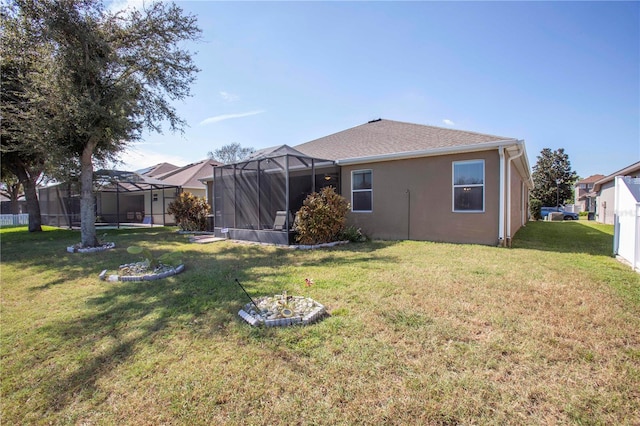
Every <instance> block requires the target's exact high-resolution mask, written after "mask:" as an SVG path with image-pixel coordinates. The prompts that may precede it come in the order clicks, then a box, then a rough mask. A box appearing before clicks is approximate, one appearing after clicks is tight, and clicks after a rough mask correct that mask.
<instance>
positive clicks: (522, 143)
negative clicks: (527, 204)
mask: <svg viewBox="0 0 640 426" xmlns="http://www.w3.org/2000/svg"><path fill="white" fill-rule="evenodd" d="M518 142H520V144H519V145H517V147H518V153H517V154H516V155H514V156H513V157H509V160H508V161H507V241H506V243H507V247H511V161H513V160H515V159H516V158H519V157H521V156H522V155H523V154H524V149H523V148H524V142H523V141H518Z"/></svg>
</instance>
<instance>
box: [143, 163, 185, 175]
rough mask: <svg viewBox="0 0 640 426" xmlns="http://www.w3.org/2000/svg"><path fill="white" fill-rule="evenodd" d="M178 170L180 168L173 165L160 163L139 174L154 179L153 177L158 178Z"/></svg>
mask: <svg viewBox="0 0 640 426" xmlns="http://www.w3.org/2000/svg"><path fill="white" fill-rule="evenodd" d="M178 168H179V167H178V166H174V165H173V164H171V163H159V164H156V165H155V166H151V167H149V168H147V169H143V170H140V171H139V173H140V174H142V175H145V176H151V177H153V176H158V175H161V174H164V173H168V172H170V171H172V170H175V169H178Z"/></svg>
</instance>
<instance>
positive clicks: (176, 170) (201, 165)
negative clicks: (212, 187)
mask: <svg viewBox="0 0 640 426" xmlns="http://www.w3.org/2000/svg"><path fill="white" fill-rule="evenodd" d="M219 165H221V163H219V162H217V161H214V160H201V161H197V162H195V163H191V164H187V165H186V166H183V167H175V166H174V167H173V168H169V167H168V166H170V165H169V164H168V163H161V164H159V165H157V166H155V167H153V168H152V169H151V170H149V171H148V172H145V173H143V174H144V175H145V176H150V177H153V178H154V179H158V180H160V181H162V182H164V183H166V184H169V185H176V186H179V187H180V188H181V189H182V192H190V193H192V194H193V195H195V196H198V197H203V198H207V186H206V185H205V184H204V183H203V182H202V179H206V178H210V177H211V173H212V170H213V167H215V166H219Z"/></svg>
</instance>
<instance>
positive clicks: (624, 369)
mask: <svg viewBox="0 0 640 426" xmlns="http://www.w3.org/2000/svg"><path fill="white" fill-rule="evenodd" d="M1 232H2V233H1V234H0V237H1V239H2V241H1V249H2V252H1V255H2V263H1V270H0V272H1V280H2V288H1V309H2V311H1V316H0V326H1V329H0V336H1V342H0V344H1V346H0V356H1V363H2V364H1V371H2V376H1V377H2V378H1V395H0V398H1V400H0V403H1V415H2V423H3V424H87V425H89V424H101V425H103V424H106V425H109V424H141V425H142V424H149V425H157V424H189V425H191V424H203V425H205V424H206V425H209V424H230V425H236V424H237V425H261V424H265V425H266V424H269V425H280V424H282V425H292V424H303V425H304V424H326V425H335V424H343V425H344V424H371V425H378V424H398V425H407V424H415V425H417V424H433V425H447V424H603V425H605V424H606V425H610V424H628V425H637V424H640V275H639V274H637V273H634V272H632V271H631V269H630V268H629V267H627V266H625V265H622V264H621V263H619V262H618V261H616V260H615V259H613V258H612V257H611V254H610V252H611V241H612V232H613V230H612V227H610V226H604V225H596V224H593V223H591V222H586V221H579V222H567V223H556V222H535V223H530V224H529V225H528V226H527V227H526V228H524V229H522V230H521V231H520V232H518V234H517V235H516V236H515V239H514V242H513V248H511V249H505V248H496V247H485V246H476V245H455V244H442V243H429V242H414V241H402V242H382V241H373V242H368V243H362V244H349V245H345V246H339V247H335V248H331V249H322V250H315V251H294V250H288V249H282V248H275V247H266V246H257V245H247V244H237V243H231V242H219V243H213V244H202V245H201V244H190V243H188V242H187V237H186V236H184V235H179V234H177V233H175V232H173V231H172V230H170V229H160V228H155V229H145V230H120V231H109V235H108V237H107V240H109V241H115V242H116V244H117V248H116V249H115V250H112V251H109V252H103V253H96V254H77V253H76V254H71V253H67V252H66V251H65V248H66V246H67V245H71V244H73V243H76V242H78V241H79V234H78V233H77V232H75V231H66V230H57V229H53V228H47V229H46V232H43V233H39V234H29V233H27V232H26V230H25V228H9V229H3V230H2V231H1ZM132 244H136V245H142V246H145V247H147V248H150V249H151V250H153V251H154V252H156V253H158V254H160V253H163V252H167V251H171V250H180V251H182V252H183V253H184V259H185V264H186V271H185V272H184V273H182V274H180V275H176V276H173V277H170V278H167V279H164V280H159V281H150V282H122V283H120V282H118V283H109V282H102V281H99V280H98V278H97V277H98V274H99V273H100V271H101V270H103V269H110V270H114V269H116V268H117V266H118V265H119V264H122V263H127V262H129V261H131V260H134V259H131V255H129V254H127V252H126V247H127V246H128V245H132ZM236 278H237V279H238V280H239V281H240V282H241V283H242V284H243V285H244V286H245V287H246V289H247V290H248V291H249V293H250V294H252V295H255V296H261V295H273V294H274V293H279V292H280V291H282V290H287V292H288V293H289V294H294V295H295V294H299V295H305V296H310V297H312V298H314V299H315V300H317V301H319V302H321V303H323V304H324V305H325V306H326V307H327V309H328V311H329V312H330V316H328V317H327V318H325V319H323V320H322V321H321V322H318V323H317V324H314V325H311V326H307V327H300V326H298V327H290V328H252V327H250V326H249V325H248V324H246V323H245V322H243V321H242V320H241V319H240V318H239V317H238V316H237V312H238V310H239V308H240V307H241V306H242V305H244V304H245V303H246V302H247V301H248V300H247V297H246V296H245V295H244V293H242V290H241V289H240V288H239V287H238V286H237V285H236V284H235V283H234V280H235V279H236ZM305 278H312V279H313V280H314V281H315V284H314V285H313V286H311V287H306V286H305V281H304V280H305Z"/></svg>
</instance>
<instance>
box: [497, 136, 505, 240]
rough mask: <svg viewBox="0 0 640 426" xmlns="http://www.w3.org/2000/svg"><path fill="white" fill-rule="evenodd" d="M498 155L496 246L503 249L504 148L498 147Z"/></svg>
mask: <svg viewBox="0 0 640 426" xmlns="http://www.w3.org/2000/svg"><path fill="white" fill-rule="evenodd" d="M498 154H499V155H500V190H499V191H500V197H499V198H500V201H499V203H498V246H500V247H504V219H505V218H504V217H505V211H504V180H505V176H504V146H502V145H500V146H499V147H498Z"/></svg>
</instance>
